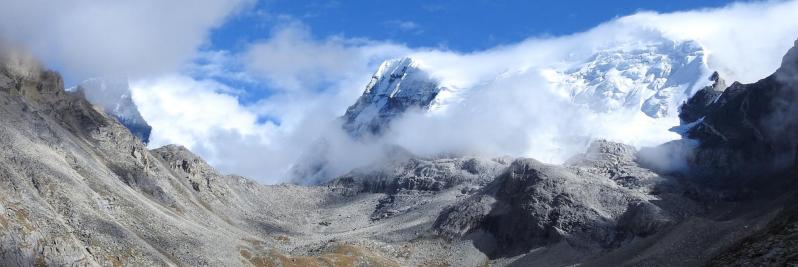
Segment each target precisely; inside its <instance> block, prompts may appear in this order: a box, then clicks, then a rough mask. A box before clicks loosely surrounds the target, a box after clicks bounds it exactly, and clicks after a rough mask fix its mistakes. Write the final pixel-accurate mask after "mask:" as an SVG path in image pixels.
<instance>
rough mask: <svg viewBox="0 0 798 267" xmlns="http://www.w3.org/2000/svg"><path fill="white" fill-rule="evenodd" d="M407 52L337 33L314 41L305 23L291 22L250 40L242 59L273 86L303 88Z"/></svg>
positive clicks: (342, 77)
mask: <svg viewBox="0 0 798 267" xmlns="http://www.w3.org/2000/svg"><path fill="white" fill-rule="evenodd" d="M408 52H409V50H408V49H407V48H405V47H404V46H400V45H396V44H392V43H388V42H375V41H370V40H365V39H356V38H355V39H348V38H344V37H341V36H332V37H330V38H327V39H324V40H316V39H314V38H313V37H312V35H311V32H310V29H309V28H308V27H307V26H305V25H304V24H302V23H300V22H296V21H294V22H290V23H286V24H284V25H280V26H278V27H275V29H274V30H273V33H272V36H271V37H270V38H269V39H267V40H264V41H261V42H256V43H253V44H252V45H251V46H250V47H249V49H248V50H247V52H246V53H245V54H244V55H243V56H242V58H243V60H244V62H245V63H246V65H247V67H248V68H249V69H250V70H251V71H252V72H253V73H257V74H260V75H261V76H262V77H264V78H265V79H267V80H268V81H270V82H272V83H273V85H274V87H275V88H276V89H278V90H294V91H297V90H304V91H307V90H317V89H319V88H320V87H323V86H325V85H329V83H330V82H337V81H340V80H346V79H349V78H351V75H352V74H354V73H357V74H360V75H362V74H363V73H368V72H369V71H370V70H369V67H373V66H375V65H376V64H379V61H381V60H382V59H385V58H389V57H392V56H398V55H401V54H404V53H408Z"/></svg>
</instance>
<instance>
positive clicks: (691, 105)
mask: <svg viewBox="0 0 798 267" xmlns="http://www.w3.org/2000/svg"><path fill="white" fill-rule="evenodd" d="M709 80H710V81H712V82H713V83H712V85H710V86H707V87H704V88H702V89H701V90H699V91H698V92H696V93H695V94H694V95H693V96H692V97H690V99H688V100H687V102H685V103H684V104H682V106H681V107H680V108H679V119H681V120H682V123H692V122H695V121H697V120H699V119H701V118H703V117H704V116H706V115H707V109H708V108H709V106H710V105H712V103H714V102H715V100H717V99H718V97H720V95H721V94H722V93H723V90H725V89H726V82H725V81H724V80H723V78H721V77H720V74H718V72H715V73H713V74H712V76H710V77H709Z"/></svg>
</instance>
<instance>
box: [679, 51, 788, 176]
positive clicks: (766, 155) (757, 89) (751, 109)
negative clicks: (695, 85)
mask: <svg viewBox="0 0 798 267" xmlns="http://www.w3.org/2000/svg"><path fill="white" fill-rule="evenodd" d="M796 54H798V48H797V47H793V48H792V49H790V51H788V53H787V54H786V55H785V56H784V58H783V60H782V65H781V67H780V68H779V69H778V70H777V71H776V72H775V73H774V74H772V75H770V76H768V77H766V78H764V79H762V80H760V81H758V82H756V83H752V84H741V83H738V82H735V83H733V84H732V85H731V86H729V87H728V88H726V89H725V90H723V91H722V93H720V95H719V96H717V97H715V99H714V100H710V101H704V100H701V99H698V98H702V97H705V95H704V94H696V95H695V96H694V97H693V98H692V99H690V101H688V102H687V104H686V105H685V106H683V112H684V113H685V116H686V117H691V118H692V119H695V120H694V122H693V123H692V124H693V125H691V127H690V128H688V129H687V130H686V133H685V136H686V137H687V138H690V139H694V140H697V141H698V143H699V147H698V148H697V149H695V151H694V154H693V155H692V158H691V159H690V162H689V164H690V167H691V172H693V174H692V175H694V176H706V177H708V179H710V180H714V181H721V180H727V181H729V180H741V179H742V180H746V179H749V180H750V177H753V176H768V175H772V174H777V173H781V172H784V171H785V170H786V169H789V168H790V167H792V165H793V162H794V158H795V154H796V145H798V143H796V142H798V116H796V114H798V105H797V104H796V103H798V71H796V69H798V56H796ZM712 90H715V89H712ZM707 100H709V99H707ZM698 102H704V104H702V105H697V103H698ZM693 104H696V105H693ZM699 106H701V107H700V110H701V112H699V113H696V114H695V115H691V113H688V112H690V111H693V110H697V109H698V108H699ZM698 116H700V118H694V117H698Z"/></svg>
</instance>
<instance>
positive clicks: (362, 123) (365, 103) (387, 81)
mask: <svg viewBox="0 0 798 267" xmlns="http://www.w3.org/2000/svg"><path fill="white" fill-rule="evenodd" d="M440 90H441V88H440V87H439V86H438V82H437V81H435V80H434V79H432V78H431V77H430V76H429V75H428V74H427V73H426V72H425V71H424V70H422V69H420V68H419V63H418V62H417V61H416V60H415V59H412V58H401V59H394V60H388V61H385V62H383V63H382V65H380V67H379V69H377V72H375V73H374V75H373V76H372V77H371V81H370V82H369V83H368V85H366V90H365V91H364V92H363V95H362V96H360V98H359V99H358V100H357V102H355V104H354V105H352V106H350V107H349V108H348V109H347V110H346V114H344V116H343V118H342V119H343V127H344V129H345V130H346V131H347V132H349V133H350V134H351V135H352V136H362V135H364V134H370V135H379V134H381V133H382V132H383V131H384V130H385V129H386V127H387V126H388V125H389V124H390V122H391V120H393V119H394V118H396V117H397V116H399V115H400V114H402V113H403V112H405V111H407V110H408V109H413V108H418V109H422V110H426V109H427V108H429V106H430V104H431V103H432V101H433V100H434V99H435V96H437V95H438V92H439V91H440Z"/></svg>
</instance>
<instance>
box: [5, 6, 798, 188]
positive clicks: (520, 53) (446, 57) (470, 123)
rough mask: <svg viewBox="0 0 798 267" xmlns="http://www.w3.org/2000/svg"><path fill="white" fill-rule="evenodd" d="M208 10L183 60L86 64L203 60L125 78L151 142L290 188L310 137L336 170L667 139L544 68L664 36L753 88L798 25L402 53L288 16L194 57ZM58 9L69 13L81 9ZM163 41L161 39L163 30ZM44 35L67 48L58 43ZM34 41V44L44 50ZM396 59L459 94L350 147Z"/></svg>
mask: <svg viewBox="0 0 798 267" xmlns="http://www.w3.org/2000/svg"><path fill="white" fill-rule="evenodd" d="M81 3H82V2H81ZM145 3H146V2H145ZM216 4H218V5H216V6H215V7H216V9H219V10H223V11H225V12H221V11H219V12H208V13H203V12H200V11H201V10H199V11H196V10H195V11H193V13H197V14H204V15H202V16H199V17H200V18H201V19H198V20H200V21H201V22H203V23H200V24H202V25H204V27H199V26H197V27H189V28H190V29H189V30H188V31H189V32H193V34H189V33H186V34H185V36H187V37H186V38H181V39H186V40H189V39H190V40H194V41H190V42H189V41H186V42H178V44H175V46H180V47H183V48H184V49H177V48H175V49H176V50H180V51H189V52H176V53H177V54H172V53H171V52H170V51H171V50H170V48H160V47H150V46H147V45H144V44H142V45H140V47H139V45H131V46H134V47H122V48H120V49H124V50H125V51H137V50H138V49H163V50H159V51H158V52H155V54H149V55H152V56H153V59H152V60H151V61H149V60H141V59H140V58H138V57H136V58H135V59H132V58H128V57H126V56H122V57H118V58H115V57H113V55H114V54H112V53H111V52H112V51H119V50H115V49H112V48H107V47H108V46H111V47H113V44H108V43H101V44H99V45H100V46H102V47H100V48H96V49H98V53H97V54H91V55H87V56H89V58H88V62H92V61H93V60H95V59H97V58H99V55H102V56H107V57H110V58H111V61H112V63H111V64H110V65H106V66H110V69H115V68H121V67H124V66H136V67H137V68H141V70H143V71H157V70H158V69H159V66H155V67H152V66H150V65H152V64H154V62H156V63H162V64H161V65H162V66H165V67H164V69H166V68H168V69H173V67H175V66H177V65H180V62H184V61H185V60H186V58H193V59H196V58H198V57H199V58H202V60H199V61H195V62H194V63H195V64H193V65H189V66H188V67H186V66H182V68H181V69H182V70H183V71H184V74H166V75H159V76H153V77H149V78H147V79H136V80H134V81H133V82H132V83H131V86H132V89H133V97H134V100H135V102H136V103H137V104H138V105H139V107H140V109H141V112H142V114H143V116H144V117H145V118H146V119H147V120H148V122H150V124H152V125H153V127H154V130H153V136H152V141H151V146H159V145H163V144H168V143H178V144H182V145H185V146H187V147H189V148H190V149H192V150H193V151H195V152H196V153H198V154H200V155H201V156H203V157H204V158H206V159H207V160H208V161H209V162H211V163H212V164H213V165H214V166H216V167H218V168H219V169H220V170H222V171H223V172H226V173H236V174H242V175H245V176H249V177H252V178H255V179H258V180H260V181H262V182H266V183H276V182H281V181H286V179H287V178H288V176H287V172H288V171H289V170H290V168H291V166H292V165H293V164H294V163H296V162H297V160H298V159H300V158H301V157H302V155H303V154H304V153H306V152H307V151H310V150H311V149H312V148H313V146H314V145H315V144H316V143H317V141H318V140H325V142H326V143H327V145H326V146H327V148H328V149H327V151H325V152H321V151H320V152H319V154H320V157H323V158H326V160H327V161H328V162H330V163H331V164H333V165H335V168H334V172H337V173H340V172H345V171H347V170H349V169H351V168H354V167H360V166H363V165H367V164H370V163H372V162H374V161H375V160H379V157H380V155H382V154H383V153H384V151H385V147H390V146H392V145H399V146H402V147H404V148H406V149H408V150H409V151H410V152H412V153H416V154H421V155H434V154H438V153H448V152H455V153H469V154H480V155H511V156H530V157H535V158H538V159H540V160H544V161H549V162H558V161H561V160H562V159H564V158H567V157H568V156H569V155H572V154H573V153H576V152H578V151H581V149H583V148H584V146H585V145H587V142H588V141H589V140H590V139H594V138H609V139H615V140H618V141H624V142H629V143H633V144H636V145H638V146H642V145H654V144H657V143H659V142H663V141H666V140H669V139H673V138H678V136H677V135H675V134H674V133H670V132H668V131H667V129H668V128H669V127H671V126H675V125H676V124H677V123H678V119H675V118H673V117H670V118H666V119H661V120H653V119H651V118H649V117H647V116H645V115H643V114H642V113H640V112H638V111H636V112H634V113H627V112H617V113H607V114H602V113H596V112H592V111H590V110H586V109H584V107H581V106H578V105H574V104H573V103H571V102H570V101H567V99H566V98H563V96H562V95H560V94H558V93H557V88H556V86H555V85H552V83H551V82H550V79H549V77H547V76H546V73H547V72H546V71H547V70H552V69H567V68H568V67H569V66H575V65H578V64H579V63H580V62H583V61H585V60H587V59H589V57H590V56H591V55H592V54H593V53H594V52H595V51H596V50H599V49H605V48H608V47H613V46H616V45H618V44H620V43H627V44H634V43H636V42H643V43H644V42H649V41H652V40H655V41H656V40H658V39H657V38H663V36H664V37H665V38H669V39H674V40H696V41H698V42H699V43H700V44H701V45H702V46H703V47H704V48H705V49H706V50H707V51H708V63H709V67H710V68H712V69H716V70H719V71H720V72H721V73H722V75H724V76H725V77H726V79H727V80H741V81H744V82H749V81H752V80H755V79H758V78H761V77H764V76H766V75H767V74H769V73H771V72H773V71H774V70H775V69H776V67H777V66H778V63H779V61H780V59H781V56H782V55H783V53H784V52H785V51H786V50H787V48H788V47H790V46H791V45H792V41H793V40H794V39H795V38H796V37H798V20H794V19H793V14H795V13H797V12H798V1H791V2H760V3H746V4H735V5H731V6H728V7H724V8H719V9H709V10H698V11H690V12H678V13H669V14H657V13H651V12H644V13H639V14H634V15H631V16H626V17H621V18H618V19H615V20H612V21H609V22H607V23H604V24H602V25H598V26H597V27H596V28H594V29H591V30H589V31H586V32H582V33H577V34H573V35H569V36H560V37H533V38H530V39H527V40H524V41H521V42H518V43H515V44H509V45H503V46H499V47H495V48H492V49H488V50H485V51H476V52H471V53H459V52H456V51H448V50H441V49H434V48H409V47H407V46H405V45H403V44H397V43H392V42H387V41H374V40H367V39H360V38H348V37H345V36H332V37H327V38H316V37H314V36H313V34H312V31H311V29H309V28H308V27H307V26H305V25H303V24H301V23H299V22H296V21H294V22H289V23H285V24H282V25H280V26H278V27H276V28H274V29H273V30H272V33H271V36H270V37H269V38H267V39H264V40H255V41H253V42H252V43H251V45H249V46H248V47H247V49H246V51H244V52H242V53H237V54H232V53H230V52H225V51H204V52H202V53H200V54H196V53H192V52H191V51H193V50H196V47H197V45H199V44H201V43H202V38H203V36H204V34H205V33H204V32H205V31H207V28H208V27H213V25H216V24H218V23H219V21H220V20H221V19H222V18H223V17H224V16H225V15H224V14H228V13H230V12H232V11H231V10H234V9H235V6H237V5H235V4H232V5H227V4H220V3H216ZM21 5H23V4H21ZM59 5H62V4H59ZM105 5H111V4H105ZM128 5H135V4H128ZM23 6H24V5H23ZM185 6H192V5H191V4H189V5H185ZM28 8H32V7H28ZM65 10H66V12H65V13H66V14H71V13H76V12H77V11H70V9H68V8H66V9H65ZM133 10H134V11H135V10H136V9H135V8H133ZM0 12H6V13H8V12H7V11H0ZM156 13H157V14H160V13H158V12H156ZM134 14H135V12H134ZM181 14H182V13H181ZM0 15H3V14H2V13H0ZM192 15H195V14H192ZM58 16H64V17H68V16H66V15H58ZM58 16H57V17H58ZM178 17H180V16H178ZM754 18H755V19H754ZM3 19H7V18H0V22H4V23H3V25H13V24H8V23H5V21H2V20H3ZM23 19H28V20H29V21H32V22H30V23H26V24H24V25H28V24H30V25H34V26H26V27H28V28H29V29H33V28H35V24H36V23H35V22H36V20H35V19H29V18H23ZM63 20H65V21H67V22H68V21H69V20H67V19H63ZM66 25H69V24H68V23H67V24H66ZM122 26H124V25H120V26H118V27H122ZM150 26H152V25H150ZM98 27H99V26H98ZM153 27H154V26H153ZM0 28H2V29H3V34H4V35H9V33H11V34H10V35H12V36H15V39H17V40H23V41H25V42H27V43H28V44H30V45H31V46H32V47H33V48H34V49H36V47H37V44H38V43H39V42H45V41H49V39H47V38H44V37H41V36H39V34H30V35H26V34H25V33H26V31H23V30H14V29H12V28H11V27H8V26H0ZM123 28H124V27H123ZM200 28H201V29H200ZM202 29H204V30H202ZM170 31H171V30H170ZM90 32H96V31H95V30H91V29H90ZM134 32H135V31H134ZM164 32H167V30H164V31H163V32H161V31H158V34H165V33H164ZM58 36H60V35H58ZM130 36H137V37H138V36H144V37H147V38H145V39H147V40H151V39H148V38H156V39H157V38H158V36H160V35H146V36H145V34H144V33H138V34H131V35H123V36H112V37H108V38H106V39H114V40H115V39H116V37H119V38H122V37H130ZM179 36H183V35H182V34H181V35H179ZM197 36H198V37H197ZM189 37H191V38H189ZM194 37H196V38H194ZM52 40H56V43H59V42H62V43H65V42H67V41H66V40H67V39H66V38H64V40H62V39H52ZM70 40H71V39H70ZM81 42H83V43H84V44H86V45H88V43H89V42H88V41H81ZM103 42H114V41H113V40H108V41H103ZM38 45H39V48H40V49H41V48H42V47H46V48H47V49H52V47H51V46H44V45H42V44H38ZM69 45H73V44H69ZM163 45H165V46H172V44H163ZM75 46H77V45H75ZM88 47H90V48H95V47H92V46H88ZM186 47H188V48H186ZM73 48H74V46H73V47H71V48H70V49H73ZM64 50H65V51H66V48H65V49H64ZM176 50H175V51H176ZM40 51H44V52H48V54H49V55H50V56H51V57H52V58H55V59H56V61H58V62H61V64H76V66H77V67H78V69H81V68H80V67H85V66H78V65H80V64H78V62H77V61H75V62H72V56H71V55H70V56H65V55H60V54H59V53H61V52H60V51H55V52H53V51H48V50H46V49H45V50H40ZM81 51H87V50H81ZM40 53H41V52H40ZM86 53H88V52H86ZM161 53H164V54H163V55H160V54H161ZM78 54H80V53H78ZM131 55H132V53H131ZM156 55H158V56H157V58H156ZM94 56H96V57H97V58H94ZM398 56H413V57H415V58H417V59H419V60H420V61H421V62H422V68H423V69H425V70H428V71H429V72H430V73H431V75H432V76H433V77H436V78H437V79H440V80H441V81H442V82H443V85H444V86H446V87H447V88H449V89H451V90H459V91H458V92H459V93H462V94H458V96H459V97H460V99H457V101H454V102H453V104H452V105H451V106H450V107H449V108H447V109H446V110H445V111H443V112H434V113H422V112H417V111H416V112H412V111H411V112H409V113H408V114H407V115H405V116H404V117H403V118H401V119H399V120H397V121H396V122H395V124H394V125H393V126H392V130H391V131H390V132H388V133H387V134H386V136H385V137H383V138H381V139H377V140H366V141H355V140H351V139H349V137H348V136H347V135H346V134H344V133H343V132H342V131H341V129H340V125H338V124H337V122H336V120H335V119H336V118H337V117H338V116H340V115H342V114H343V113H344V111H345V109H346V107H347V106H348V105H350V104H352V103H353V102H354V101H355V100H356V98H357V97H358V96H359V95H360V94H361V93H362V91H363V89H364V86H365V85H366V83H367V82H368V81H369V79H370V78H371V74H372V73H373V71H374V70H375V69H376V67H377V66H378V65H379V63H380V62H381V61H383V60H385V59H388V58H392V57H398ZM161 57H162V58H161ZM129 61H135V62H142V63H140V64H133V63H130V62H129ZM198 62H199V64H196V63H198ZM128 63H130V64H133V65H128ZM88 65H94V64H88ZM98 65H99V63H98ZM231 66H233V67H231ZM134 69H136V68H134ZM83 71H89V70H88V69H83ZM185 72H187V73H185ZM197 77H200V78H197ZM225 80H236V81H245V82H254V83H261V82H262V83H264V84H266V85H267V86H266V87H268V90H269V92H268V93H267V94H266V95H267V97H265V98H264V99H261V100H259V101H256V102H254V103H248V104H242V102H241V101H240V100H239V99H238V98H237V97H236V95H237V94H238V93H237V92H238V91H240V90H241V89H240V88H231V87H230V86H229V85H225V84H224V83H222V82H220V81H225ZM249 90H257V89H251V88H250V89H249ZM421 129H423V130H421ZM311 152H314V151H311Z"/></svg>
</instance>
